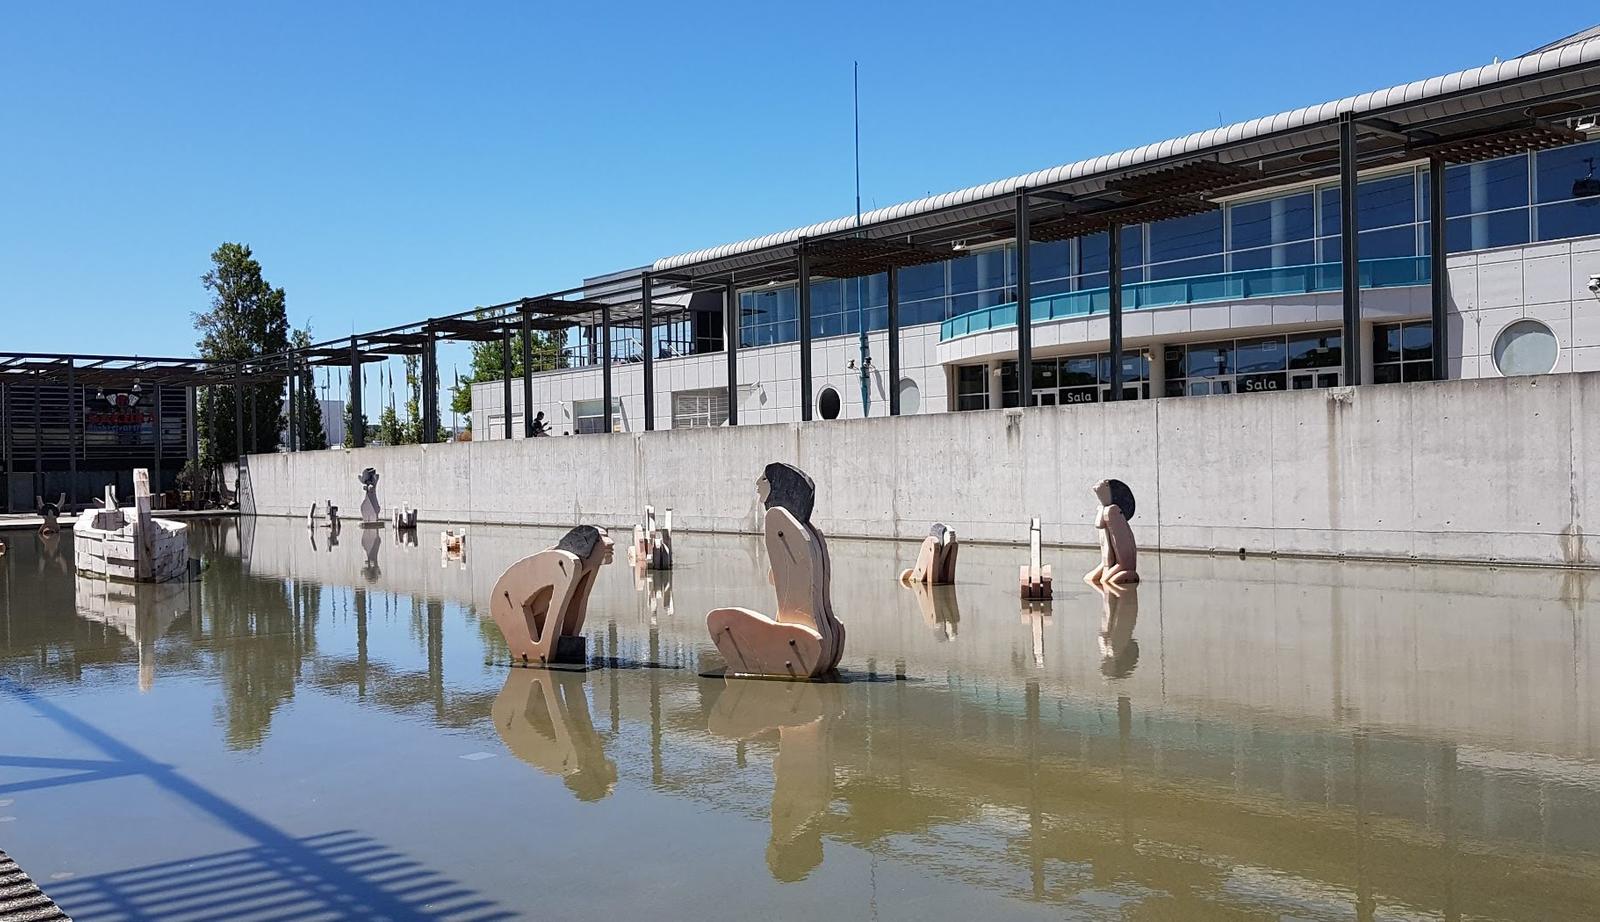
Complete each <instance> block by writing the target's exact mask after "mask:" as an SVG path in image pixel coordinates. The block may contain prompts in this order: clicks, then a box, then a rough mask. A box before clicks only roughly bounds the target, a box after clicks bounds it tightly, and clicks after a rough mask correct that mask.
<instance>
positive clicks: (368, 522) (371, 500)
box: [356, 467, 383, 528]
mask: <svg viewBox="0 0 1600 922" xmlns="http://www.w3.org/2000/svg"><path fill="white" fill-rule="evenodd" d="M356 480H358V481H360V482H361V527H362V528H382V527H383V519H381V518H379V517H378V513H379V509H378V472H377V470H376V469H374V468H370V467H368V468H363V469H362V471H361V473H360V474H358V475H357V476H356Z"/></svg>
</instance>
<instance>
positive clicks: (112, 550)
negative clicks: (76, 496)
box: [72, 467, 189, 583]
mask: <svg viewBox="0 0 1600 922" xmlns="http://www.w3.org/2000/svg"><path fill="white" fill-rule="evenodd" d="M150 503H151V496H150V474H149V472H148V471H146V470H145V469H144V468H142V467H141V468H138V469H136V470H134V472H133V508H132V509H127V510H125V509H121V508H118V506H117V492H116V489H115V488H114V487H107V488H106V496H105V500H104V501H103V502H102V505H101V508H98V509H86V510H84V512H83V513H82V514H81V515H79V516H78V521H77V522H76V524H74V525H73V527H72V532H73V538H72V545H73V555H74V558H75V561H74V562H75V563H76V565H77V568H78V572H80V573H84V574H87V575H89V576H103V577H106V578H108V579H123V580H130V581H133V582H140V583H159V582H163V581H165V580H169V579H178V578H180V577H184V576H187V575H188V572H189V529H188V526H186V525H183V524H182V523H180V522H172V521H168V520H166V519H158V518H156V517H154V516H153V515H151V514H150ZM130 513H131V514H130Z"/></svg>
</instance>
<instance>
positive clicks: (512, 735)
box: [489, 669, 617, 801]
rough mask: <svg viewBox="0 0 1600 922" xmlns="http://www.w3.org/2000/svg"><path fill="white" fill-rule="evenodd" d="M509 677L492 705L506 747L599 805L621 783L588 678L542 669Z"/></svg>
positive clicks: (515, 672) (512, 672)
mask: <svg viewBox="0 0 1600 922" xmlns="http://www.w3.org/2000/svg"><path fill="white" fill-rule="evenodd" d="M507 673H508V674H507V675H506V684H505V685H504V686H502V687H501V689H500V694H498V695H496V696H495V699H494V703H493V704H491V705H490V706H489V714H490V715H491V716H492V717H493V718H494V727H495V729H496V730H497V731H499V733H500V739H501V740H502V741H503V742H504V743H505V744H506V748H507V749H509V750H511V753H512V755H515V756H516V757H517V758H519V759H521V760H522V761H524V762H527V763H528V764H529V765H533V766H535V767H537V768H538V769H540V770H541V771H544V772H547V773H549V774H552V775H557V776H559V777H560V778H561V781H562V783H564V784H565V785H566V786H567V789H568V790H569V791H571V792H572V793H573V794H574V795H575V796H576V797H577V798H578V799H579V800H584V801H597V800H601V799H603V798H605V796H606V795H608V794H610V793H611V790H612V789H613V788H615V787H616V784H617V763H615V762H613V761H612V760H611V759H610V758H608V757H607V756H606V749H605V738H604V737H603V736H601V734H600V732H599V731H598V730H596V729H595V726H594V720H593V719H592V718H591V717H590V715H589V698H588V696H587V695H585V694H584V687H583V686H584V683H583V679H584V677H583V676H581V675H563V674H562V673H559V672H550V671H547V670H543V669H510V670H507ZM613 681H615V679H614V678H613Z"/></svg>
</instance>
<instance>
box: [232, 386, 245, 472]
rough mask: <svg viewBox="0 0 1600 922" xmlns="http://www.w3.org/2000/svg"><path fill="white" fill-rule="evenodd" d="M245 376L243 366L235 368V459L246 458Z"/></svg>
mask: <svg viewBox="0 0 1600 922" xmlns="http://www.w3.org/2000/svg"><path fill="white" fill-rule="evenodd" d="M243 376H244V369H243V368H242V367H241V366H238V365H235V366H234V367H233V459H234V460H235V461H237V460H239V459H240V458H242V457H244V384H243V383H241V382H240V380H239V379H240V378H242V377H243Z"/></svg>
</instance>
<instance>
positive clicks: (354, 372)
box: [350, 336, 367, 448]
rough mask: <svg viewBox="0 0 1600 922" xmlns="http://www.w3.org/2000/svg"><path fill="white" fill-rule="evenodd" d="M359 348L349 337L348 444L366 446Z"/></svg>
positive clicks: (352, 338) (353, 339) (354, 340)
mask: <svg viewBox="0 0 1600 922" xmlns="http://www.w3.org/2000/svg"><path fill="white" fill-rule="evenodd" d="M362 390H363V388H362V387H361V348H360V347H359V346H358V345H357V344H356V338H355V337H354V336H352V337H350V444H351V445H353V446H354V447H356V448H365V447H366V446H367V422H366V414H365V413H364V412H362V400H363V395H362V393H361V391H362Z"/></svg>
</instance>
